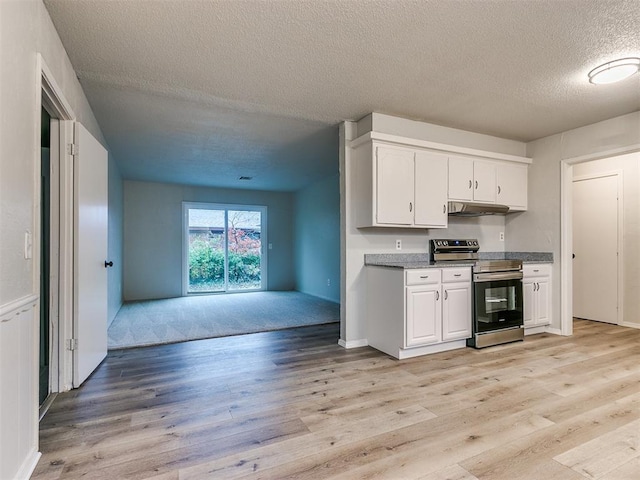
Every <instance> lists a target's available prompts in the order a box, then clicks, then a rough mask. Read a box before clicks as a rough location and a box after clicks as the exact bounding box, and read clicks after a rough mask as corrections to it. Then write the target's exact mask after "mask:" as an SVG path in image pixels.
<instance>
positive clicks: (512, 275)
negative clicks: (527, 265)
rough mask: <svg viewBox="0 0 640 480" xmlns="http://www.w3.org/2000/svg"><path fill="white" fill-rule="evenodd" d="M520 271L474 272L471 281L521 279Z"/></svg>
mask: <svg viewBox="0 0 640 480" xmlns="http://www.w3.org/2000/svg"><path fill="white" fill-rule="evenodd" d="M521 279H522V272H502V273H476V274H475V275H474V276H473V281H474V282H476V283H480V282H495V281H498V280H521Z"/></svg>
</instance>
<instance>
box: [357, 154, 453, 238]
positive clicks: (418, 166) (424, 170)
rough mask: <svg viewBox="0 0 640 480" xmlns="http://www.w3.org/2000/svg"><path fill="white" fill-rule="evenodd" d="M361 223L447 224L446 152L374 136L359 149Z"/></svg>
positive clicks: (435, 226)
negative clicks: (387, 141) (374, 139)
mask: <svg viewBox="0 0 640 480" xmlns="http://www.w3.org/2000/svg"><path fill="white" fill-rule="evenodd" d="M353 161H354V169H353V175H354V177H353V181H354V185H355V186H356V189H355V194H354V196H353V200H354V205H355V212H354V213H355V215H356V216H357V218H358V227H408V228H446V227H447V224H448V222H447V220H448V217H447V156H446V155H441V154H437V153H431V152H425V151H421V150H419V149H418V150H416V149H411V148H405V147H398V146H395V145H387V144H380V143H378V142H371V143H368V144H363V145H361V146H359V147H358V148H357V149H355V150H354V153H353Z"/></svg>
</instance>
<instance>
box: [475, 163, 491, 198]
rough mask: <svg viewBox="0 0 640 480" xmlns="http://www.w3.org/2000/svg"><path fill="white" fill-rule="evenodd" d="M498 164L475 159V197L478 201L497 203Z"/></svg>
mask: <svg viewBox="0 0 640 480" xmlns="http://www.w3.org/2000/svg"><path fill="white" fill-rule="evenodd" d="M496 193H497V188H496V165H495V164H494V163H489V162H480V161H477V160H474V161H473V199H474V200H475V201H476V202H483V203H496Z"/></svg>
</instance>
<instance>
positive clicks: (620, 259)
mask: <svg viewBox="0 0 640 480" xmlns="http://www.w3.org/2000/svg"><path fill="white" fill-rule="evenodd" d="M604 177H616V180H617V184H618V185H617V192H616V195H617V199H616V206H617V210H618V232H617V239H616V240H617V245H616V248H617V249H618V256H617V258H616V263H617V265H616V276H617V277H618V278H617V282H618V286H617V289H616V295H617V299H616V303H617V310H616V324H618V325H622V322H623V319H624V271H623V266H624V241H623V240H624V172H623V171H622V170H611V171H606V172H594V173H590V174H588V175H579V176H577V177H576V176H574V177H573V180H572V182H571V184H572V185H573V184H574V183H575V182H582V181H585V180H593V179H596V178H604ZM572 188H573V187H572ZM571 223H572V225H573V220H572V222H571ZM572 292H573V291H572Z"/></svg>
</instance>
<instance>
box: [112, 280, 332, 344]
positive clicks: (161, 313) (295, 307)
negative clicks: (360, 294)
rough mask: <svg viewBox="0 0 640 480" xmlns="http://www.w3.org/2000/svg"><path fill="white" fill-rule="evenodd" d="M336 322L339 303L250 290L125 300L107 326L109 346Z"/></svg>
mask: <svg viewBox="0 0 640 480" xmlns="http://www.w3.org/2000/svg"><path fill="white" fill-rule="evenodd" d="M338 321H340V305H339V304H338V303H334V302H330V301H327V300H323V299H321V298H318V297H313V296H311V295H306V294H304V293H299V292H251V293H234V294H229V295H203V296H191V297H180V298H169V299H166V300H145V301H138V302H127V303H125V304H124V305H123V306H122V308H121V309H120V311H119V312H118V314H117V315H116V318H115V319H114V321H113V323H112V324H111V326H110V327H109V349H115V348H129V347H139V346H143V345H158V344H163V343H175V342H183V341H186V340H196V339H200V338H212V337H225V336H229V335H239V334H243V333H254V332H265V331H269V330H279V329H282V328H291V327H301V326H305V325H318V324H322V323H331V322H338Z"/></svg>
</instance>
